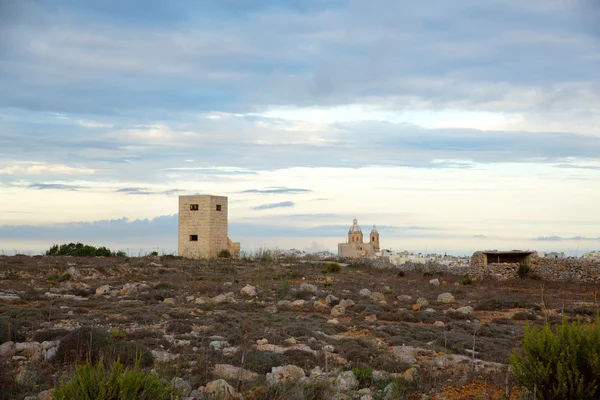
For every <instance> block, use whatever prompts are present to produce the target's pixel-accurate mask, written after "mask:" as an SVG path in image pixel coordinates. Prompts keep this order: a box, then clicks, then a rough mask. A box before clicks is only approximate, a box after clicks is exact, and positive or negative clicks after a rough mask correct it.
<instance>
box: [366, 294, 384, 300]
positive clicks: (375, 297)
mask: <svg viewBox="0 0 600 400" xmlns="http://www.w3.org/2000/svg"><path fill="white" fill-rule="evenodd" d="M369 297H371V300H373V301H383V300H385V295H384V294H383V293H379V292H373V293H371V296H369Z"/></svg>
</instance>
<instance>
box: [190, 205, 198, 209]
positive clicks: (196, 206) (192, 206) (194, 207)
mask: <svg viewBox="0 0 600 400" xmlns="http://www.w3.org/2000/svg"><path fill="white" fill-rule="evenodd" d="M190 211H198V204H190Z"/></svg>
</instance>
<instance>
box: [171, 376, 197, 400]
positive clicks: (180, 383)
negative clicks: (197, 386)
mask: <svg viewBox="0 0 600 400" xmlns="http://www.w3.org/2000/svg"><path fill="white" fill-rule="evenodd" d="M173 389H174V391H175V393H176V394H177V395H179V396H181V397H183V398H185V397H188V396H189V395H190V393H191V391H192V385H190V383H189V382H188V381H186V380H185V379H182V378H179V377H177V378H175V379H173Z"/></svg>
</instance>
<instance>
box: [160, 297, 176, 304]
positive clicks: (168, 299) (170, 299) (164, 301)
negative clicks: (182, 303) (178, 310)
mask: <svg viewBox="0 0 600 400" xmlns="http://www.w3.org/2000/svg"><path fill="white" fill-rule="evenodd" d="M163 303H165V304H175V299H174V298H173V297H167V298H166V299H164V300H163Z"/></svg>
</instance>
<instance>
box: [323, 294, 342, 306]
mask: <svg viewBox="0 0 600 400" xmlns="http://www.w3.org/2000/svg"><path fill="white" fill-rule="evenodd" d="M325 301H326V302H327V304H328V305H329V306H330V307H333V306H335V305H337V304H338V303H339V302H340V299H338V298H337V297H335V296H334V295H332V294H328V295H327V297H325Z"/></svg>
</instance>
